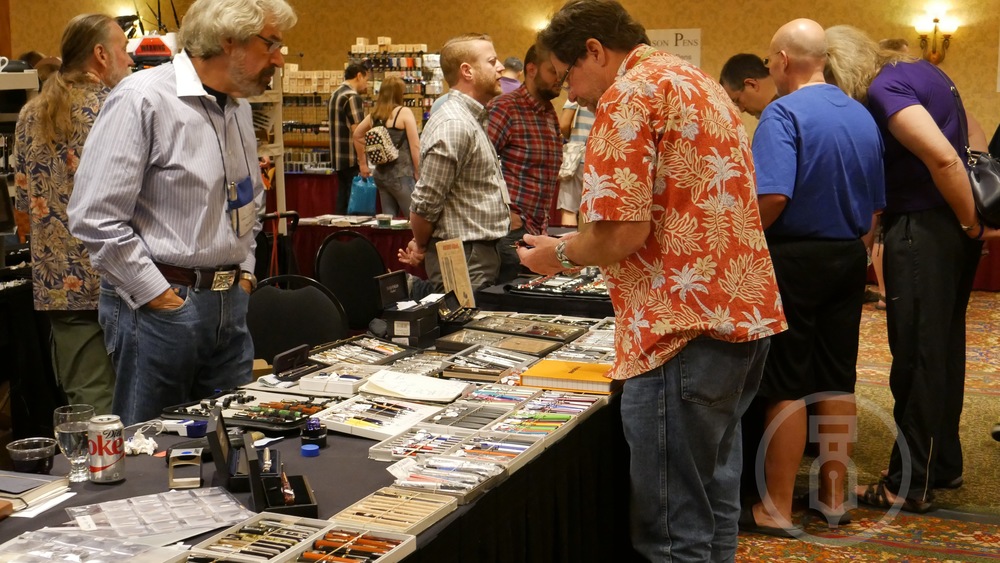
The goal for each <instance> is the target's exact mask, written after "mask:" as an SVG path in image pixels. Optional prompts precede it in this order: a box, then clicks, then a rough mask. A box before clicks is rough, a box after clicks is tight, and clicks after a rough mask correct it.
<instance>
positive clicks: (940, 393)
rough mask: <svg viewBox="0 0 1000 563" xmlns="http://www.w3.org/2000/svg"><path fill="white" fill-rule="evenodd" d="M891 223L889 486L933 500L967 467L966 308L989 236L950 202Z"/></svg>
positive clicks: (888, 260) (888, 229) (887, 241)
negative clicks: (966, 227)
mask: <svg viewBox="0 0 1000 563" xmlns="http://www.w3.org/2000/svg"><path fill="white" fill-rule="evenodd" d="M883 224H884V225H885V262H884V269H885V297H886V299H885V301H886V314H887V321H888V332H889V349H890V350H891V351H892V369H891V370H890V372H889V387H890V389H891V390H892V396H893V399H894V400H895V406H894V408H893V418H894V419H895V421H896V424H897V426H898V427H899V437H898V438H897V441H896V443H895V444H894V445H893V449H892V457H891V458H890V460H889V476H888V478H887V480H886V486H887V488H888V489H889V490H890V491H892V492H894V493H896V494H902V495H904V496H905V497H907V498H908V499H911V500H916V501H923V502H926V501H930V500H932V499H933V491H932V489H933V486H934V483H935V482H943V481H947V480H951V479H954V478H956V477H958V476H960V475H961V474H962V445H961V443H960V441H959V436H958V425H959V419H960V418H961V416H962V401H963V398H964V387H965V310H966V307H967V306H968V304H969V294H970V293H971V292H972V281H973V278H974V277H975V274H976V267H977V266H978V265H979V259H980V257H981V253H982V246H983V243H982V242H980V241H975V240H971V239H969V237H968V236H966V235H965V233H964V232H962V229H961V227H960V225H959V223H958V220H957V219H956V218H955V215H954V214H953V213H952V212H951V210H950V209H949V208H947V207H942V208H938V209H932V210H928V211H920V212H915V213H906V214H899V215H885V216H883ZM903 444H905V446H904V445H903Z"/></svg>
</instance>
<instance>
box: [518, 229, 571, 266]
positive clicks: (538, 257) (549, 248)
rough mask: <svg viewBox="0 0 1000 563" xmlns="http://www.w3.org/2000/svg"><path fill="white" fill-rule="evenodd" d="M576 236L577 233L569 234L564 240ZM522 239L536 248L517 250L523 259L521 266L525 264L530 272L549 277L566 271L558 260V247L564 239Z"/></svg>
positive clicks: (519, 256) (539, 236)
mask: <svg viewBox="0 0 1000 563" xmlns="http://www.w3.org/2000/svg"><path fill="white" fill-rule="evenodd" d="M576 235H577V233H567V234H566V235H563V239H566V240H568V239H569V238H570V237H574V236H576ZM522 239H523V240H524V242H525V244H527V245H529V246H530V247H534V248H529V246H519V247H518V248H517V257H518V258H520V259H521V264H524V265H525V266H526V267H527V268H528V269H529V270H531V271H532V272H535V273H536V274H542V275H544V276H548V275H551V274H558V273H559V272H562V271H563V270H565V269H566V268H563V265H562V262H560V261H559V259H558V258H556V245H557V244H559V242H560V241H561V240H563V239H557V238H553V237H549V236H544V235H524V237H522Z"/></svg>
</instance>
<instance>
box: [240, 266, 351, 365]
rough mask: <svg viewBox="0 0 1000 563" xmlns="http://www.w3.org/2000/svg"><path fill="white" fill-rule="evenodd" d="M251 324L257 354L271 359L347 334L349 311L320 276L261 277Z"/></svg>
mask: <svg viewBox="0 0 1000 563" xmlns="http://www.w3.org/2000/svg"><path fill="white" fill-rule="evenodd" d="M247 327H248V328H249V330H250V335H251V337H252V338H253V345H254V357H255V358H261V359H264V360H267V362H268V363H270V362H271V361H272V360H273V359H274V356H275V355H277V354H279V353H281V352H284V351H285V350H289V349H291V348H294V347H296V346H299V345H302V344H308V345H309V346H316V345H317V344H323V343H325V342H331V341H334V340H340V339H342V338H345V337H347V315H346V314H345V313H344V307H343V306H342V305H341V304H340V301H338V300H337V298H336V296H334V295H333V294H332V293H331V292H330V290H328V289H327V288H325V287H323V285H322V284H320V283H319V282H317V281H316V280H313V279H311V278H307V277H305V276H296V275H281V276H275V277H273V278H268V279H266V280H263V281H261V282H260V283H259V284H258V285H257V289H255V290H254V292H253V293H252V294H251V295H250V304H249V306H248V310H247Z"/></svg>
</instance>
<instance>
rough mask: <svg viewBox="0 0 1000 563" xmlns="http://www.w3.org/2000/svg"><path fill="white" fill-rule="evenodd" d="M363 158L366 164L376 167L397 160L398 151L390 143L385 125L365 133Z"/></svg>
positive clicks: (390, 139)
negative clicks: (364, 157)
mask: <svg viewBox="0 0 1000 563" xmlns="http://www.w3.org/2000/svg"><path fill="white" fill-rule="evenodd" d="M365 156H367V157H368V164H373V165H375V166H378V165H380V164H386V163H389V162H392V161H394V160H396V159H397V158H399V149H397V148H396V145H395V144H394V143H393V142H392V137H391V136H389V130H388V129H386V127H385V124H383V125H378V126H375V127H372V128H371V129H369V130H368V132H367V133H365Z"/></svg>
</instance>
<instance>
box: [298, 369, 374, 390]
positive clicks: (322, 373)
mask: <svg viewBox="0 0 1000 563" xmlns="http://www.w3.org/2000/svg"><path fill="white" fill-rule="evenodd" d="M383 368H384V366H380V365H366V364H353V363H350V362H336V363H334V364H331V365H328V366H326V367H324V368H323V369H321V370H319V371H317V372H314V373H311V374H309V375H307V376H305V377H303V378H302V379H300V380H299V388H300V389H302V390H303V391H309V392H317V393H318V392H322V393H331V394H334V395H338V396H342V397H350V396H352V395H357V393H358V389H359V388H360V387H361V386H362V385H363V384H364V382H365V381H366V380H367V379H368V378H369V377H370V376H371V375H372V374H374V373H376V372H377V371H379V370H381V369H383Z"/></svg>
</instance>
